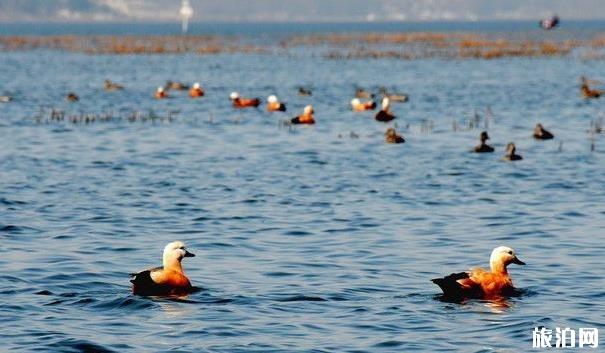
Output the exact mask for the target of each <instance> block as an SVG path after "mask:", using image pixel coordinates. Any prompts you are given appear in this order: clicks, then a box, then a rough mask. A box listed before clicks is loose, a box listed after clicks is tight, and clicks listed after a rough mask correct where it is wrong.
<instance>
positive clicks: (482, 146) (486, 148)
mask: <svg viewBox="0 0 605 353" xmlns="http://www.w3.org/2000/svg"><path fill="white" fill-rule="evenodd" d="M479 139H480V140H481V143H480V144H479V146H475V149H474V150H473V151H475V152H477V153H486V152H494V148H493V147H492V146H490V145H488V144H487V143H485V141H487V140H489V135H488V134H487V131H483V132H482V133H481V135H479Z"/></svg>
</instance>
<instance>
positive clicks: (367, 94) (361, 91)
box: [355, 88, 374, 99]
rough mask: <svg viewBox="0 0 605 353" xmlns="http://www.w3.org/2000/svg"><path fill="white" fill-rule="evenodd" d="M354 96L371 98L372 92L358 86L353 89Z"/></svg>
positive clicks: (372, 96)
mask: <svg viewBox="0 0 605 353" xmlns="http://www.w3.org/2000/svg"><path fill="white" fill-rule="evenodd" d="M355 98H359V99H373V98H374V93H370V92H368V91H366V90H365V89H363V88H358V89H356V90H355Z"/></svg>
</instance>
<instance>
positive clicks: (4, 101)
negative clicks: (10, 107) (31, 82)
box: [0, 96, 13, 103]
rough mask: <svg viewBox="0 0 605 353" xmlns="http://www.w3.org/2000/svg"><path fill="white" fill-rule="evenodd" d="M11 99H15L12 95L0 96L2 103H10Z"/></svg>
mask: <svg viewBox="0 0 605 353" xmlns="http://www.w3.org/2000/svg"><path fill="white" fill-rule="evenodd" d="M11 100H13V99H12V98H11V97H10V96H0V102H2V103H8V102H10V101H11Z"/></svg>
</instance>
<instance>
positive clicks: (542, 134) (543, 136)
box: [534, 123, 555, 140]
mask: <svg viewBox="0 0 605 353" xmlns="http://www.w3.org/2000/svg"><path fill="white" fill-rule="evenodd" d="M554 137H555V136H554V135H553V134H551V133H550V132H549V131H547V130H546V129H544V126H542V124H540V123H538V124H536V127H535V128H534V138H535V139H536V140H550V139H552V138H554Z"/></svg>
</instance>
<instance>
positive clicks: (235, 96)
mask: <svg viewBox="0 0 605 353" xmlns="http://www.w3.org/2000/svg"><path fill="white" fill-rule="evenodd" d="M229 97H230V98H231V102H232V103H233V106H234V107H235V108H249V107H254V108H256V107H258V106H259V105H260V99H259V98H242V97H240V96H239V93H237V92H231V95H230V96H229Z"/></svg>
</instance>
